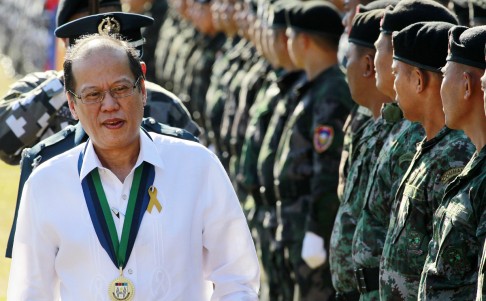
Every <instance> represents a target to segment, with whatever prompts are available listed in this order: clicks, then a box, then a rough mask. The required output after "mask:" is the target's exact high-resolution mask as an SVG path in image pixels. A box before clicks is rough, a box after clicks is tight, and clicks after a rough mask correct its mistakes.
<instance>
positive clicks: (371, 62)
mask: <svg viewBox="0 0 486 301" xmlns="http://www.w3.org/2000/svg"><path fill="white" fill-rule="evenodd" d="M364 60H365V64H366V66H365V70H364V72H363V77H367V78H368V77H373V78H374V77H375V57H374V56H373V55H371V54H367V55H365V56H364Z"/></svg>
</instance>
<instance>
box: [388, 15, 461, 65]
mask: <svg viewBox="0 0 486 301" xmlns="http://www.w3.org/2000/svg"><path fill="white" fill-rule="evenodd" d="M454 26H455V25H454V24H451V23H446V22H419V23H415V24H412V25H409V26H407V27H405V28H404V29H402V30H400V31H398V32H395V33H394V34H393V58H394V59H396V60H399V61H402V62H404V63H407V64H409V65H412V66H416V67H419V68H422V69H425V70H428V71H433V72H440V68H442V67H444V65H445V64H446V58H447V45H448V41H449V29H451V28H452V27H454ZM432 49H433V51H431V50H432Z"/></svg>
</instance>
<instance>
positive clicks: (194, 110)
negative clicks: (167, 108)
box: [181, 34, 226, 141]
mask: <svg viewBox="0 0 486 301" xmlns="http://www.w3.org/2000/svg"><path fill="white" fill-rule="evenodd" d="M225 41H226V37H225V36H224V35H223V34H217V35H216V36H214V37H208V36H206V38H205V39H204V41H203V43H202V44H201V45H199V47H198V49H197V50H196V52H194V54H193V55H192V57H191V58H190V60H189V62H188V66H189V67H191V68H190V69H188V70H186V73H187V75H186V78H185V83H184V87H183V91H185V93H187V106H188V108H189V111H190V112H191V114H192V118H193V120H194V121H196V123H197V124H198V125H199V126H201V127H204V125H205V118H204V117H205V116H204V110H205V106H206V93H207V91H208V88H209V84H210V78H211V74H212V67H213V64H214V62H215V60H216V57H217V56H219V55H221V54H222V52H221V47H222V46H223V44H224V43H225ZM181 98H182V99H184V98H185V97H183V96H182V95H181ZM201 136H202V137H200V138H202V139H204V141H207V138H206V137H205V135H201Z"/></svg>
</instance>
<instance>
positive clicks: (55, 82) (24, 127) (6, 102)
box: [0, 0, 199, 164]
mask: <svg viewBox="0 0 486 301" xmlns="http://www.w3.org/2000/svg"><path fill="white" fill-rule="evenodd" d="M116 3H118V6H116ZM119 3H120V2H119V1H102V2H101V3H100V10H101V11H104V12H106V11H117V10H119V9H120V6H119ZM87 10H88V1H86V0H64V1H61V2H60V3H59V8H58V15H57V23H58V26H59V27H60V26H61V25H65V24H66V23H68V22H69V21H70V20H73V19H75V18H79V17H82V16H86V15H87V14H88V12H87ZM118 14H119V16H125V15H126V14H123V13H118ZM133 16H134V17H133V18H134V19H137V18H138V21H134V20H131V21H130V22H129V23H123V22H120V20H118V21H116V18H117V17H116V16H111V17H112V18H114V19H115V21H116V22H117V23H114V22H112V23H113V24H118V26H114V27H110V28H112V29H113V30H117V31H119V32H121V33H122V34H123V33H125V32H126V33H128V32H130V33H131V34H134V35H135V36H129V37H128V38H130V39H132V42H136V43H138V46H137V48H138V50H139V51H140V53H142V50H143V48H142V46H143V40H142V37H141V35H140V33H138V36H137V30H138V31H139V28H140V27H141V26H148V25H149V24H151V23H152V22H153V21H152V20H153V19H151V18H149V17H144V16H142V15H133ZM106 18H110V16H106ZM102 19H104V18H100V19H99V24H96V25H92V26H91V27H90V29H86V28H83V27H81V28H76V29H75V32H66V33H65V34H62V33H61V34H58V37H60V38H64V39H66V42H68V40H67V39H69V41H71V42H73V41H74V39H75V38H77V37H79V36H80V35H81V34H87V33H97V32H98V27H97V26H98V25H100V24H101V23H103V24H104V25H109V24H108V21H104V22H103V20H102ZM140 20H143V22H141V21H140ZM125 22H126V21H125ZM135 22H136V23H135ZM132 26H133V27H132ZM70 28H71V30H73V28H72V27H71V26H70ZM132 32H133V33H132ZM66 45H68V44H66ZM63 85H64V83H63V73H62V72H60V71H55V70H49V71H45V72H36V73H33V74H29V75H27V76H25V77H24V78H23V79H21V80H19V81H17V82H16V83H14V84H13V85H12V86H11V87H10V90H9V91H8V92H7V94H6V95H5V96H4V97H3V98H2V100H0V158H1V159H2V160H3V161H4V162H6V163H9V164H18V163H19V160H20V157H21V152H22V150H23V149H24V148H25V147H31V146H32V145H34V144H36V143H37V142H39V141H40V140H42V139H44V138H47V137H49V136H51V135H53V134H54V133H56V132H58V131H60V130H61V129H63V128H65V127H66V126H68V125H70V124H71V125H72V124H75V123H76V121H75V120H74V119H73V118H72V117H71V113H70V112H69V109H68V107H67V99H66V97H65V95H64V93H62V91H63ZM147 88H148V102H147V106H146V107H145V110H144V114H145V117H148V116H151V117H154V118H155V119H156V120H157V121H158V122H162V123H166V124H168V125H171V126H176V127H180V128H183V129H186V130H188V131H189V132H191V133H193V134H195V135H198V134H199V129H198V126H197V125H196V123H195V122H193V121H192V120H191V117H190V115H189V112H188V111H187V109H186V108H185V107H184V105H183V104H182V103H181V101H180V100H179V99H178V98H177V97H176V96H175V95H173V94H172V93H169V92H168V91H167V90H165V89H163V88H162V87H160V86H158V85H155V84H153V83H149V82H147Z"/></svg>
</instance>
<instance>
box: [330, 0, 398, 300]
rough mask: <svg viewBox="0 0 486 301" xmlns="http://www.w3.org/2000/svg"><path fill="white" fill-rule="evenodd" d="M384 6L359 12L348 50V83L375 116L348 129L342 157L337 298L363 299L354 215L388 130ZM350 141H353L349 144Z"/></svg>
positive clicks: (334, 248)
mask: <svg viewBox="0 0 486 301" xmlns="http://www.w3.org/2000/svg"><path fill="white" fill-rule="evenodd" d="M383 12H384V10H383V9H377V10H372V11H370V12H367V13H359V14H357V15H356V16H355V18H354V20H353V24H352V27H351V30H350V34H349V47H348V51H347V55H346V56H347V58H348V60H347V64H346V65H347V66H346V68H347V72H346V76H347V79H348V84H349V89H350V91H351V96H352V98H353V100H355V101H356V102H357V103H358V104H359V105H361V106H362V107H360V108H361V111H363V109H367V110H368V112H370V113H368V114H369V115H371V114H372V116H373V118H371V119H369V118H368V119H366V120H367V121H366V122H364V123H363V122H361V124H360V125H361V126H360V127H357V128H356V129H354V130H353V131H350V136H351V137H350V140H351V141H349V142H346V136H345V145H344V148H346V150H343V154H342V157H341V167H340V175H341V177H342V174H345V175H346V177H345V178H344V183H343V184H342V188H340V189H339V190H338V192H339V194H338V195H339V200H340V206H339V210H338V213H337V215H336V218H335V221H334V226H333V232H332V236H331V243H330V246H329V264H330V267H331V274H332V280H333V286H334V289H335V290H336V300H358V299H359V292H358V291H357V289H356V288H357V284H356V280H355V279H354V265H353V262H352V252H351V249H352V241H353V235H354V229H355V226H356V220H357V218H358V215H359V212H360V209H361V207H362V195H361V194H363V193H364V189H365V188H366V181H367V177H366V176H363V175H366V174H368V173H369V170H370V169H371V166H372V164H374V159H373V154H375V153H378V152H379V150H380V147H381V145H382V143H381V141H377V140H378V139H379V138H378V137H379V135H378V134H379V132H380V131H382V132H384V130H383V128H384V127H385V126H386V124H385V121H384V119H383V118H381V116H380V110H381V106H382V105H383V103H385V102H390V101H391V100H390V99H389V98H388V97H387V96H385V95H384V94H383V93H381V92H380V91H379V90H378V89H377V88H376V86H375V72H374V63H373V61H374V55H375V48H374V42H375V40H376V38H377V37H378V35H379V33H380V20H381V18H382V16H383ZM354 119H357V118H356V117H355V118H354ZM346 143H348V144H349V145H348V146H346ZM375 157H376V156H375ZM344 160H345V161H344ZM344 166H346V168H344ZM340 186H341V185H340ZM363 186H364V187H363Z"/></svg>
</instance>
